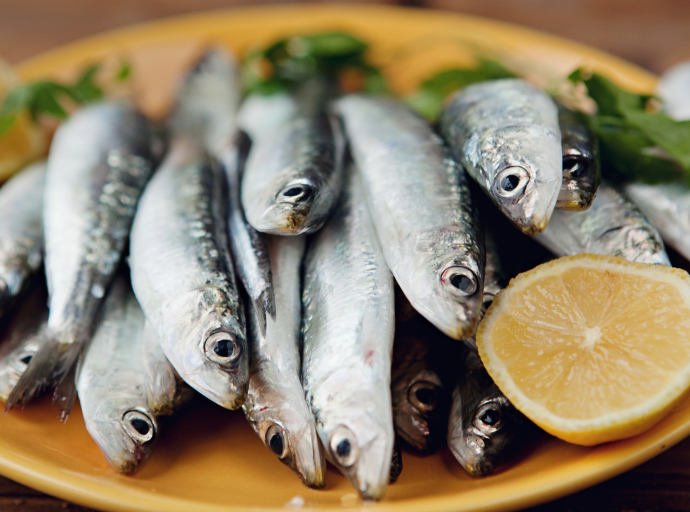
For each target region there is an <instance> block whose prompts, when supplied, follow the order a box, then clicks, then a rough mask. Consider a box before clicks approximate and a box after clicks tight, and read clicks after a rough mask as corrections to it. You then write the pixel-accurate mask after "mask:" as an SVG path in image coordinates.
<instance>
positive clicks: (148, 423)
mask: <svg viewBox="0 0 690 512" xmlns="http://www.w3.org/2000/svg"><path fill="white" fill-rule="evenodd" d="M122 425H123V426H124V428H125V432H126V433H127V435H128V436H129V437H131V438H132V440H133V441H134V442H136V443H139V444H144V443H147V442H149V441H151V440H152V439H153V437H154V435H155V434H156V427H155V426H154V425H153V421H152V420H151V418H149V417H148V416H147V415H146V414H144V413H143V412H141V411H127V412H126V413H125V414H124V415H123V416H122Z"/></svg>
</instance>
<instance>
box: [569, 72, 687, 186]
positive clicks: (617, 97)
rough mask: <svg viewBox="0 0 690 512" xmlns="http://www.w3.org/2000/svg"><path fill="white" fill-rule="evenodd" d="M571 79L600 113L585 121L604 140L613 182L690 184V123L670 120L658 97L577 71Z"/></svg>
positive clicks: (606, 165)
mask: <svg viewBox="0 0 690 512" xmlns="http://www.w3.org/2000/svg"><path fill="white" fill-rule="evenodd" d="M568 79H569V80H570V81H571V82H573V83H575V84H578V83H583V84H584V85H585V87H586V88H587V92H588V94H589V96H590V97H591V98H592V99H593V100H594V101H595V103H596V105H597V112H596V114H594V115H590V116H584V117H585V120H586V122H587V124H588V125H589V128H590V130H592V133H594V134H595V135H596V136H597V137H598V138H599V141H600V145H601V157H602V164H603V166H604V167H603V168H604V169H605V171H606V170H607V169H608V170H609V171H610V172H609V174H611V175H610V176H608V177H609V178H618V179H632V180H641V181H645V182H648V183H659V182H665V181H675V180H679V179H683V178H685V179H686V180H688V182H690V121H675V120H674V119H671V118H670V117H669V116H668V115H666V114H665V113H664V112H661V111H659V109H658V108H657V105H656V103H657V102H656V99H655V98H654V97H653V96H650V95H644V94H635V93H631V92H629V91H626V90H624V89H621V88H620V87H619V86H617V85H616V84H614V83H613V82H611V81H610V80H609V79H608V78H606V77H604V76H602V75H599V74H597V73H592V74H591V75H587V74H585V72H584V71H583V70H581V69H578V70H576V71H574V72H573V73H572V74H571V75H570V76H569V77H568Z"/></svg>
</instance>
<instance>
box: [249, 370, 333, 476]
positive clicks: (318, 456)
mask: <svg viewBox="0 0 690 512" xmlns="http://www.w3.org/2000/svg"><path fill="white" fill-rule="evenodd" d="M257 370H258V368H257V367H254V369H253V371H252V375H251V380H250V384H249V392H248V394H247V401H246V402H245V403H244V405H243V409H244V412H245V414H246V416H247V418H248V419H249V421H250V423H251V424H252V426H253V427H254V430H255V431H256V433H257V434H258V435H259V438H260V439H261V440H262V441H263V442H264V444H265V445H266V447H267V448H268V449H269V450H271V451H272V452H273V453H274V454H275V455H276V457H278V459H279V460H280V461H281V462H282V463H283V464H285V465H287V466H288V467H289V468H290V469H292V470H293V471H294V472H295V473H297V474H298V475H299V476H300V478H301V479H302V481H303V482H304V483H305V484H306V485H308V486H309V487H313V488H316V489H321V488H323V486H324V485H325V484H326V460H325V457H324V454H323V449H322V447H321V443H320V442H319V437H318V434H317V432H316V425H315V424H314V417H313V416H312V414H311V411H310V410H309V407H308V406H307V403H306V401H305V400H304V391H303V390H302V386H301V384H300V383H299V380H297V379H295V380H296V384H297V386H295V387H294V388H292V387H289V386H276V385H275V384H269V383H268V382H264V381H267V380H268V379H270V380H271V381H273V382H280V379H281V378H283V379H284V377H283V376H282V375H281V374H280V372H279V371H278V369H277V368H266V365H263V368H262V369H261V370H260V371H257ZM272 370H274V371H272Z"/></svg>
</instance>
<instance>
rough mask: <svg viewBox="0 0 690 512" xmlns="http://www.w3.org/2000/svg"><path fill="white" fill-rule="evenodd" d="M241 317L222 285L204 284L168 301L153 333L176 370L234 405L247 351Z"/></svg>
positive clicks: (244, 379)
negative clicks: (157, 331) (221, 287)
mask: <svg viewBox="0 0 690 512" xmlns="http://www.w3.org/2000/svg"><path fill="white" fill-rule="evenodd" d="M237 308H242V306H241V305H238V306H237ZM243 318H244V314H243V311H241V310H240V311H237V309H236V307H234V306H232V305H231V303H230V301H229V300H228V298H227V296H226V294H225V293H224V292H223V291H222V290H220V289H218V288H215V287H211V286H209V287H204V288H199V289H197V290H193V291H191V292H188V293H186V294H183V295H181V296H179V297H177V298H175V299H173V300H172V301H170V302H169V303H167V304H166V305H165V307H164V308H163V315H162V328H161V329H160V330H159V333H158V334H159V338H160V343H161V347H162V348H163V352H165V355H166V357H167V358H168V360H169V361H170V363H171V364H172V365H173V367H174V368H175V370H176V371H177V373H178V375H179V376H180V377H181V378H182V379H183V380H184V381H185V382H186V383H187V384H189V385H190V386H191V387H193V388H194V389H196V390H197V391H198V392H199V393H201V394H202V395H204V396H205V397H206V398H208V399H210V400H212V401H213V402H215V403H217V404H218V405H221V406H222V407H225V408H226V409H237V408H239V407H240V406H241V405H242V403H243V402H244V399H245V397H246V396H247V386H248V382H249V352H248V350H247V341H246V335H245V326H244V322H243ZM239 322H242V323H241V324H240V323H239Z"/></svg>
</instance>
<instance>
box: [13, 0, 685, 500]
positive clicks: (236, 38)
mask: <svg viewBox="0 0 690 512" xmlns="http://www.w3.org/2000/svg"><path fill="white" fill-rule="evenodd" d="M333 29H342V30H347V31H351V32H353V33H354V34H357V35H359V36H361V37H362V38H364V39H365V40H367V41H369V42H371V44H372V48H373V51H374V56H375V58H376V60H377V61H378V62H379V63H380V64H381V65H382V66H384V69H385V71H386V72H387V73H388V74H389V76H390V78H391V80H392V83H393V87H394V88H395V90H396V92H398V93H406V92H411V91H413V90H414V88H415V87H416V86H417V84H418V83H419V81H420V80H421V79H423V78H425V77H427V76H428V75H430V74H431V73H433V72H435V71H438V70H439V69H441V68H443V67H445V66H453V65H469V64H471V63H472V59H473V56H475V55H477V54H478V53H481V54H485V55H500V56H501V57H502V58H505V59H508V60H510V61H512V63H513V64H514V65H516V66H524V67H525V69H530V70H533V73H534V74H535V75H539V76H544V77H546V80H556V79H558V78H562V77H563V76H565V75H566V74H567V73H569V72H570V71H572V70H573V69H574V68H575V67H578V66H581V65H584V66H588V67H590V68H592V69H596V70H598V71H600V72H603V73H605V74H607V75H608V76H610V77H612V78H613V79H615V80H616V81H617V82H619V83H620V84H622V85H623V86H626V87H628V88H631V89H634V90H638V91H641V92H649V91H651V90H652V89H653V86H654V84H655V81H656V78H655V77H654V76H653V75H651V74H649V73H647V72H645V71H643V70H641V69H639V68H636V67H635V66H633V65H631V64H628V63H626V62H623V61H621V60H619V59H616V58H614V57H611V56H609V55H606V54H604V53H602V52H599V51H597V50H593V49H591V48H587V47H585V46H581V45H579V44H576V43H572V42H568V41H564V40H562V39H558V38H556V37H552V36H549V35H545V34H540V33H537V32H533V31H530V30H527V29H523V28H519V27H515V26H511V25H506V24H503V23H498V22H492V21H487V20H483V19H479V18H472V17H468V16H460V15H455V14H451V13H447V12H435V11H422V10H413V9H399V8H389V7H372V6H292V7H291V6H280V7H264V8H251V9H236V10H228V11H220V12H212V13H205V14H200V15H194V16H185V17H180V18H174V19H170V20H166V21H162V22H157V23H152V24H146V25H141V26H138V27H134V28H129V29H126V30H121V31H117V32H112V33H108V34H105V35H102V36H98V37H95V38H91V39H88V40H85V41H82V42H78V43H76V44H72V45H70V46H67V47H64V48H60V49H57V50H54V51H52V52H49V53H47V54H44V55H42V56H39V57H36V58H34V59H32V60H30V61H28V62H25V63H23V64H22V65H20V66H19V72H20V73H21V75H22V76H23V77H24V78H25V79H34V78H38V77H44V76H58V75H67V74H71V73H75V72H76V70H79V69H81V68H82V67H83V66H84V65H85V64H88V63H91V62H94V61H98V60H102V59H106V60H110V61H113V60H115V61H117V60H119V59H122V58H126V59H128V60H129V61H131V63H132V65H133V69H134V88H135V90H136V94H137V98H138V100H139V101H140V103H141V105H142V107H143V108H144V109H145V110H146V111H147V112H148V113H149V114H151V115H153V116H161V115H163V114H164V113H165V111H166V109H167V107H168V105H169V102H170V97H171V92H172V91H173V90H174V88H175V84H176V78H177V77H178V76H179V73H180V72H181V71H182V70H183V69H184V68H185V67H186V66H187V65H188V64H189V63H190V62H191V61H192V60H193V59H194V58H195V56H196V55H198V53H199V52H200V51H201V50H202V49H203V48H204V47H205V46H206V45H207V44H209V43H219V44H222V45H226V46H228V47H230V48H232V49H233V50H235V51H236V52H238V54H241V53H242V52H244V51H246V50H247V49H249V48H250V47H251V46H254V45H261V44H266V43H268V42H270V41H272V40H273V39H275V38H276V37H279V36H286V35H292V34H299V33H305V32H313V31H324V30H333ZM689 433H690V401H688V400H686V401H684V402H682V403H681V404H680V405H679V406H678V407H677V408H676V410H675V411H674V412H673V413H672V414H670V415H669V416H668V417H667V418H666V419H664V421H663V422H661V423H659V424H658V425H657V426H656V427H654V428H653V429H651V430H649V431H648V432H646V433H645V434H643V435H640V436H637V437H635V438H632V439H628V440H626V441H621V442H616V443H610V444H606V445H603V446H598V447H595V448H583V447H579V446H573V445H568V444H566V443H563V442H561V441H558V440H556V439H554V438H549V437H546V436H545V438H544V439H543V440H541V441H540V442H539V443H537V444H536V446H535V447H534V450H531V451H527V453H526V455H525V456H524V457H522V458H521V459H520V460H519V461H517V462H515V463H514V464H513V465H512V466H508V467H506V468H502V470H501V471H500V472H498V473H497V474H495V475H493V476H490V477H488V478H484V479H474V478H472V477H470V476H469V475H468V474H467V473H465V471H464V470H463V469H462V468H461V467H460V465H459V464H457V463H456V462H455V460H454V459H453V457H452V455H451V454H450V452H449V451H447V450H446V449H443V450H441V451H440V452H439V453H437V454H435V455H433V456H430V457H417V456H415V455H413V454H411V453H408V452H405V453H404V454H403V455H404V470H403V472H402V475H401V476H400V479H399V480H398V482H397V483H396V484H394V485H392V486H390V487H389V489H388V492H387V494H386V497H385V499H384V500H383V501H381V502H380V503H377V504H373V503H366V504H363V503H362V502H361V501H360V500H359V499H358V498H357V496H356V494H355V492H354V490H353V489H352V488H351V487H350V485H349V484H348V482H347V481H346V480H345V478H344V477H343V476H341V475H340V474H339V473H338V472H337V471H336V470H335V469H333V468H330V471H329V473H328V478H327V485H326V489H325V490H321V491H315V490H311V489H308V488H306V487H304V486H303V485H302V484H301V483H300V481H299V479H298V478H297V477H296V476H294V475H293V474H292V472H291V471H290V470H289V469H288V468H287V467H286V466H283V465H282V464H280V463H279V462H278V461H277V460H276V458H275V457H274V456H273V454H272V453H270V452H269V451H268V450H267V449H266V448H265V447H264V446H263V444H262V443H261V441H260V440H259V439H258V437H256V435H255V434H254V432H253V431H252V429H251V427H250V426H249V424H248V423H247V422H246V421H245V420H244V417H243V415H242V413H241V412H229V411H225V410H222V409H220V408H218V407H216V406H213V405H212V404H210V403H209V402H206V401H204V400H203V399H198V400H196V401H195V402H193V403H191V404H189V405H188V406H187V407H186V408H185V409H183V410H182V411H181V412H180V413H179V414H178V415H177V416H175V417H172V418H170V419H164V420H163V421H162V423H161V436H160V440H159V443H158V446H157V447H156V450H155V451H154V453H153V455H152V456H151V458H150V459H149V461H148V462H147V463H146V464H145V465H144V467H143V468H142V469H141V470H140V471H139V472H138V473H136V475H134V476H129V477H125V476H119V475H116V474H115V473H114V472H113V471H112V470H111V469H110V467H109V466H108V464H107V463H106V462H105V459H104V458H103V456H102V455H101V453H100V452H99V450H98V448H97V446H96V445H95V443H94V442H93V441H92V440H91V438H90V437H89V435H88V434H87V432H86V430H85V428H84V422H83V420H82V417H81V413H80V411H79V408H78V406H77V407H75V410H74V411H73V412H72V415H71V416H70V418H69V421H68V422H67V424H65V425H61V424H60V423H59V422H58V421H57V413H56V411H55V410H54V409H53V408H52V407H51V406H50V403H49V401H48V400H43V401H39V402H38V403H36V404H32V405H31V406H29V407H27V408H26V409H25V410H24V412H23V413H19V411H17V412H13V413H11V414H9V415H7V416H5V417H4V418H2V419H0V473H2V474H4V475H5V476H7V477H9V478H11V479H14V480H17V481H19V482H21V483H23V484H26V485H28V486H31V487H34V488H36V489H39V490H41V491H43V492H46V493H48V494H53V495H55V496H59V497H60V498H63V499H66V500H69V501H73V502H76V503H79V504H83V505H86V506H90V507H94V508H98V509H104V510H128V511H132V510H141V511H159V510H160V511H163V510H176V511H195V512H199V511H221V510H225V511H245V510H252V511H255V512H256V511H259V510H260V511H268V510H278V509H281V510H284V509H285V507H286V506H287V507H301V508H303V509H310V510H313V509H318V510H324V511H326V510H327V511H335V510H343V509H345V508H347V509H356V508H360V507H363V506H364V507H366V509H367V510H370V511H377V510H378V511H390V512H393V511H396V512H403V511H410V512H413V511H414V512H417V511H419V510H425V511H454V512H458V511H470V510H472V511H479V510H483V511H489V510H492V511H498V510H511V509H518V508H522V507H526V506H528V505H533V504H536V503H539V502H544V501H547V500H550V499H553V498H556V497H559V496H563V495H565V494H568V493H571V492H574V491H577V490H580V489H582V488H585V487H587V486H590V485H592V484H594V483H597V482H600V481H602V480H605V479H607V478H610V477H612V476H614V475H616V474H618V473H621V472H623V471H626V470H627V469H630V468H632V467H633V466H636V465H637V464H640V463H641V462H643V461H645V460H647V459H650V458H651V457H654V456H655V455H657V454H659V453H661V452H662V451H664V450H665V449H667V448H668V447H670V446H672V445H673V444H675V443H676V442H678V441H680V440H681V439H682V438H684V437H685V436H686V435H688V434H689Z"/></svg>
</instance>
